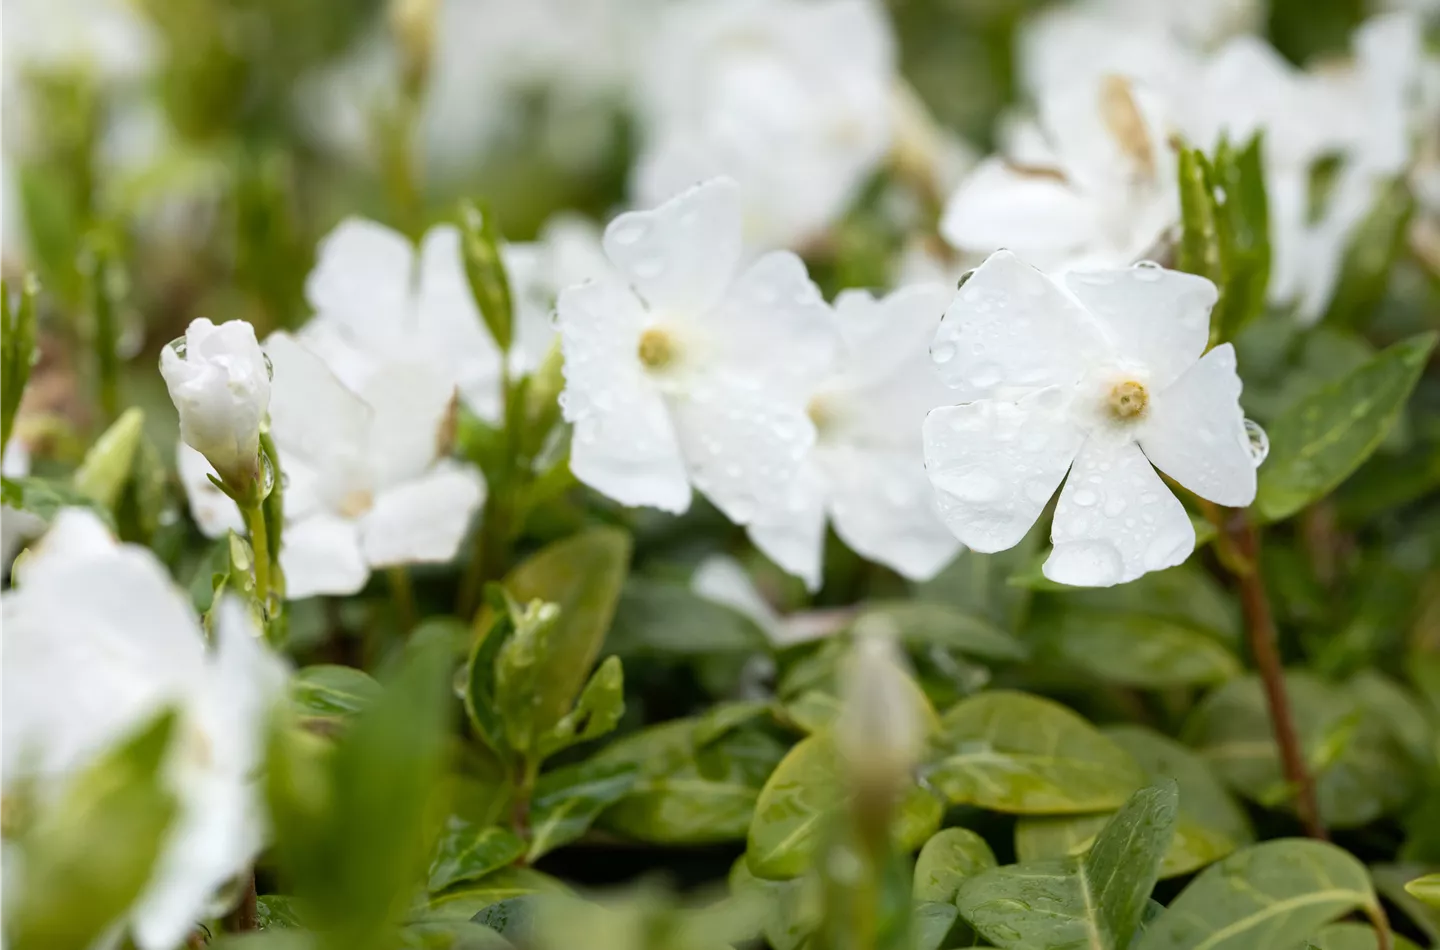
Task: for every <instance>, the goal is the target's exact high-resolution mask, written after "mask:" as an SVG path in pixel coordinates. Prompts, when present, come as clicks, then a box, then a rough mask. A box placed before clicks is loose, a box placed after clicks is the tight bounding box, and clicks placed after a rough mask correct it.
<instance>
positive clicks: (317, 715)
mask: <svg viewBox="0 0 1440 950" xmlns="http://www.w3.org/2000/svg"><path fill="white" fill-rule="evenodd" d="M383 692H384V690H382V689H381V688H380V684H379V683H377V682H375V680H374V679H373V678H372V677H371V676H370V674H369V673H366V672H364V671H363V670H357V669H355V668H354V667H350V666H330V665H321V666H307V667H305V668H304V669H303V670H299V671H298V672H296V674H295V675H294V676H293V677H292V678H291V679H290V703H291V706H292V707H293V708H294V709H295V712H296V714H297V715H299V716H300V717H301V718H302V719H322V720H343V719H348V718H349V717H351V716H353V715H355V714H356V713H358V712H361V711H362V710H364V709H365V708H366V707H368V706H369V705H370V704H371V703H373V702H374V701H375V700H376V699H378V698H379V697H380V695H381V693H383Z"/></svg>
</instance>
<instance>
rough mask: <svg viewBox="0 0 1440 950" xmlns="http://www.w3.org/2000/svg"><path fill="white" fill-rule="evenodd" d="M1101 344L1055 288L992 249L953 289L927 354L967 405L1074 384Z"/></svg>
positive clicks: (1085, 320)
mask: <svg viewBox="0 0 1440 950" xmlns="http://www.w3.org/2000/svg"><path fill="white" fill-rule="evenodd" d="M1104 347H1105V343H1104V341H1103V340H1102V339H1101V338H1100V337H1099V335H1098V334H1097V332H1096V331H1095V329H1094V327H1093V325H1092V322H1091V321H1090V319H1089V318H1088V317H1087V315H1086V314H1085V313H1084V312H1083V311H1082V310H1081V309H1080V308H1079V307H1078V306H1076V305H1075V302H1074V301H1073V300H1071V299H1070V298H1069V297H1068V296H1067V295H1066V294H1065V293H1064V292H1063V291H1061V290H1060V288H1059V287H1057V286H1055V284H1054V283H1053V282H1052V281H1051V280H1050V279H1049V278H1048V277H1046V276H1045V275H1044V274H1042V273H1040V272H1039V271H1038V270H1036V269H1035V268H1033V267H1031V266H1030V265H1029V264H1025V263H1023V262H1021V261H1020V259H1019V258H1017V257H1016V256H1015V255H1014V254H1011V253H1010V252H1009V251H997V252H996V253H994V254H992V255H990V257H989V258H988V259H986V261H985V263H983V264H981V265H980V266H979V267H977V268H976V269H975V270H974V271H973V272H972V273H971V275H970V279H969V280H966V281H965V282H964V283H963V284H961V286H960V289H959V290H958V291H957V292H956V294H955V298H954V300H952V301H951V303H950V308H949V309H948V310H946V311H945V316H944V317H943V318H942V319H941V321H940V328H939V329H938V330H937V331H936V332H935V340H934V342H933V343H931V345H930V356H931V358H932V359H933V360H934V361H935V365H936V366H938V367H939V369H940V376H941V378H942V379H944V380H945V383H946V385H948V386H950V387H951V388H953V389H956V390H958V391H959V396H960V400H961V401H962V402H968V401H970V400H973V399H984V398H985V397H987V396H991V395H1000V396H1004V395H1008V394H1016V393H1023V392H1029V391H1032V390H1036V389H1040V388H1043V387H1045V386H1055V385H1065V384H1069V383H1074V382H1075V381H1077V380H1078V379H1080V377H1081V376H1082V375H1083V374H1084V372H1085V369H1086V366H1087V364H1088V363H1089V362H1090V360H1091V359H1093V358H1094V356H1095V354H1097V353H1099V352H1102V351H1103V348H1104Z"/></svg>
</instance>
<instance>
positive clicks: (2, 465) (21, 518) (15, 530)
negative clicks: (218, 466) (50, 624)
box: [0, 435, 219, 573]
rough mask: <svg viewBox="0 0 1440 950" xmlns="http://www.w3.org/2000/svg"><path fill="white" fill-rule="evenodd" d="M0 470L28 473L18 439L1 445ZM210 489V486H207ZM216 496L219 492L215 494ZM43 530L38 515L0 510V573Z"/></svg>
mask: <svg viewBox="0 0 1440 950" xmlns="http://www.w3.org/2000/svg"><path fill="white" fill-rule="evenodd" d="M0 470H3V472H4V474H5V477H6V478H20V477H21V476H24V475H29V474H30V450H29V449H27V448H26V447H25V443H24V442H21V441H20V438H19V436H14V435H12V436H11V437H10V442H9V444H8V445H6V446H5V457H4V459H3V461H0ZM211 488H212V489H213V488H214V486H211ZM216 494H219V492H216ZM44 530H45V520H44V519H43V518H41V517H40V516H39V515H35V514H32V513H30V512H28V511H21V510H20V509H18V508H11V507H10V506H9V505H5V506H3V507H0V573H4V572H5V571H8V570H9V569H10V562H12V561H14V560H15V555H17V554H19V553H20V549H21V548H22V547H24V546H25V542H27V541H29V540H30V539H31V538H33V537H36V536H37V535H39V534H40V532H42V531H44Z"/></svg>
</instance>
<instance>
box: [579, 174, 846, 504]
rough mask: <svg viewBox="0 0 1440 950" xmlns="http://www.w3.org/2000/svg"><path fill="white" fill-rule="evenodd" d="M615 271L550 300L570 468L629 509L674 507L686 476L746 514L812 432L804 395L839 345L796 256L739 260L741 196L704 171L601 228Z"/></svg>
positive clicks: (791, 471) (780, 482) (781, 482)
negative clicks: (666, 197) (651, 206)
mask: <svg viewBox="0 0 1440 950" xmlns="http://www.w3.org/2000/svg"><path fill="white" fill-rule="evenodd" d="M604 245H605V253H606V255H607V256H608V257H609V258H610V261H611V262H612V263H613V265H614V269H613V272H612V273H610V274H607V275H605V276H603V277H602V278H600V279H598V280H594V281H591V282H589V283H586V284H582V285H580V286H578V287H571V288H568V289H567V290H565V291H564V292H563V293H561V295H560V300H559V304H558V306H557V323H558V326H559V329H560V337H561V346H562V348H563V350H564V354H565V381H566V383H565V391H564V393H563V394H562V396H561V404H562V406H563V407H564V411H565V418H566V419H567V420H568V421H570V422H571V423H573V424H574V426H575V432H574V439H573V443H572V448H571V458H570V467H571V470H572V471H573V472H574V473H575V476H576V477H577V478H579V479H580V480H581V481H583V482H585V483H586V484H588V485H590V486H591V487H593V488H595V489H596V490H598V491H600V492H603V493H604V494H606V495H609V496H610V497H611V498H614V499H615V500H616V501H619V502H620V503H622V504H626V505H649V506H652V507H656V508H662V509H665V510H666V511H673V512H680V511H684V510H685V509H686V508H687V507H688V506H689V504H690V483H691V482H692V481H693V482H694V484H695V486H696V487H697V488H699V489H700V490H701V491H702V492H704V493H705V494H706V495H707V496H708V497H709V498H710V500H711V501H713V502H714V503H715V504H716V505H717V506H718V507H719V508H720V509H721V510H722V511H724V512H725V514H726V515H727V516H728V517H729V518H730V519H731V520H732V521H735V522H737V523H740V524H743V523H745V522H747V521H749V520H750V518H751V517H753V516H754V514H755V512H756V511H757V510H758V509H760V508H761V507H763V506H765V505H767V504H770V503H773V502H774V501H775V500H776V499H777V498H778V497H779V496H780V494H781V492H782V491H783V489H784V486H786V485H788V484H789V482H790V480H791V479H792V478H793V477H794V476H795V474H796V472H797V471H798V469H799V466H800V462H801V460H802V459H803V458H804V455H805V453H806V451H808V449H809V447H810V445H811V444H812V443H813V442H814V439H815V429H814V426H813V425H812V424H811V422H810V419H809V417H808V416H807V415H806V414H805V402H804V394H805V393H807V392H808V391H809V390H810V388H811V386H812V385H813V384H814V381H815V380H817V379H819V378H821V377H823V376H824V375H826V374H827V373H828V372H829V369H830V366H831V363H832V361H833V359H834V356H835V352H836V347H837V340H836V337H835V331H834V326H833V325H832V323H831V321H830V318H829V314H828V311H827V308H826V306H825V302H824V300H823V299H821V297H820V292H819V290H818V289H817V288H816V287H815V285H814V284H813V283H811V282H810V279H809V278H808V277H807V276H806V273H805V265H804V264H803V263H802V262H801V261H800V259H799V258H798V257H796V256H795V255H794V254H791V253H789V252H785V251H777V252H772V253H769V254H765V255H763V256H761V257H760V258H758V259H756V260H755V261H754V262H753V263H751V264H750V265H749V266H748V267H746V268H744V269H743V270H741V269H740V263H741V243H740V194H739V188H738V186H737V185H736V184H735V182H733V181H731V180H729V179H723V178H722V179H715V180H712V181H709V182H706V183H705V184H703V185H699V186H697V187H695V188H692V189H690V190H689V191H686V192H684V193H683V194H681V195H679V196H677V197H675V198H673V199H671V200H670V201H667V202H666V203H665V204H663V205H661V206H660V207H659V208H656V209H655V210H653V211H643V212H631V213H628V214H623V215H621V216H620V217H618V218H616V219H615V220H614V221H612V222H611V223H610V226H609V227H608V228H606V229H605V237H604Z"/></svg>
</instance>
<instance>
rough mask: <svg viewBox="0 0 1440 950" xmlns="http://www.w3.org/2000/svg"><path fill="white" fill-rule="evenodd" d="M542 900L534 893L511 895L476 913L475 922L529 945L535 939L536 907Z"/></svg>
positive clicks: (519, 942) (522, 944)
mask: <svg viewBox="0 0 1440 950" xmlns="http://www.w3.org/2000/svg"><path fill="white" fill-rule="evenodd" d="M540 900H541V898H539V897H537V896H536V895H534V894H525V895H522V896H520V897H511V898H509V899H508V900H503V901H500V902H499V903H496V904H491V905H490V906H489V907H487V908H485V909H484V910H482V911H481V912H480V913H478V914H476V915H475V922H476V923H477V924H482V925H484V926H486V927H489V928H490V929H491V930H493V931H495V932H496V933H497V934H499V935H500V936H502V937H504V938H505V939H507V940H513V941H515V942H516V943H518V944H520V945H521V946H529V945H530V944H531V943H533V942H534V939H535V908H536V905H537V904H539V903H540Z"/></svg>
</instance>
